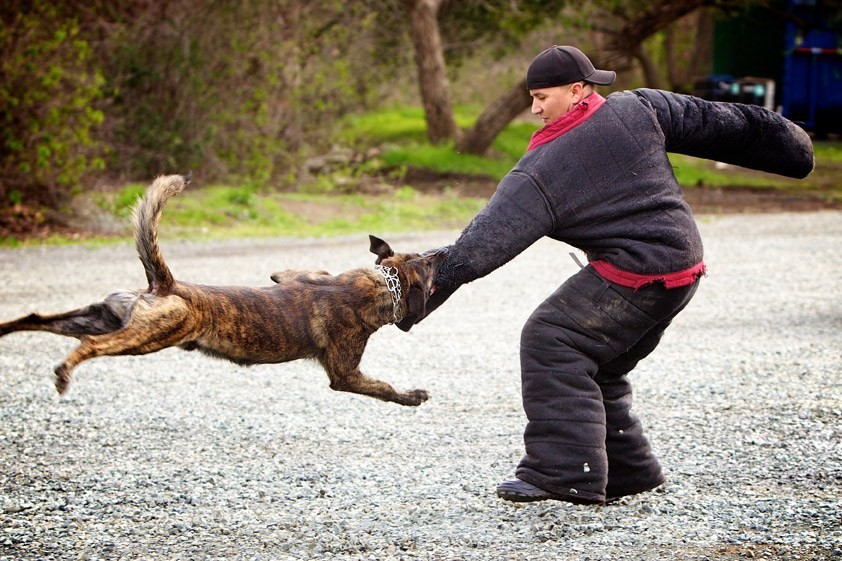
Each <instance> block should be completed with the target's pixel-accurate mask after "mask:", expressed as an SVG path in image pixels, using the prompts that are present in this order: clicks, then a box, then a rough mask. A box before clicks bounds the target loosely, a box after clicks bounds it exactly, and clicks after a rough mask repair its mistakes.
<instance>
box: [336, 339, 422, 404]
mask: <svg viewBox="0 0 842 561" xmlns="http://www.w3.org/2000/svg"><path fill="white" fill-rule="evenodd" d="M346 350H347V349H346ZM352 354H353V353H352ZM337 358H338V360H337ZM354 358H356V360H353V359H354ZM321 362H322V365H323V366H324V368H325V370H326V371H327V375H328V377H329V378H330V388H331V389H332V390H336V391H340V392H351V393H358V394H362V395H367V396H370V397H375V398H377V399H381V400H383V401H391V402H393V403H398V404H400V405H409V406H416V405H421V404H422V403H424V402H425V401H427V399H429V397H430V396H429V394H428V393H427V391H426V390H407V391H401V390H398V389H396V388H395V387H394V386H392V385H391V384H389V383H387V382H384V381H382V380H378V379H377V378H372V377H371V376H367V375H365V374H363V373H362V371H360V369H359V362H360V357H353V356H350V357H349V356H348V355H347V354H346V355H338V354H337V353H329V354H327V355H326V356H325V357H324V358H323V359H322V360H321Z"/></svg>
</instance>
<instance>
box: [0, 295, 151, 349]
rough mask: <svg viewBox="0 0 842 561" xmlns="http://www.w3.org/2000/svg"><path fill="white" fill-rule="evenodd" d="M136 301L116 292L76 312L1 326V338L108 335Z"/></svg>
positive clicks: (20, 320)
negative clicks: (43, 333)
mask: <svg viewBox="0 0 842 561" xmlns="http://www.w3.org/2000/svg"><path fill="white" fill-rule="evenodd" d="M136 300H137V293H135V292H116V293H114V294H111V295H110V296H108V298H106V299H105V301H104V302H97V303H96V304H91V305H90V306H85V307H84V308H79V309H78V310H71V311H69V312H64V313H62V314H54V315H41V314H29V315H28V316H24V317H22V318H18V319H16V320H13V321H10V322H7V323H0V337H2V336H3V335H8V334H9V333H13V332H15V331H47V332H49V333H56V334H58V335H66V336H67V337H76V338H77V339H80V338H82V337H84V336H86V335H103V334H105V333H111V332H113V331H117V330H118V329H120V328H121V327H123V324H124V323H125V322H126V319H127V318H128V316H129V314H130V313H131V309H132V307H133V306H134V302H135V301H136Z"/></svg>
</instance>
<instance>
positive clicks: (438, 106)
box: [404, 0, 459, 144]
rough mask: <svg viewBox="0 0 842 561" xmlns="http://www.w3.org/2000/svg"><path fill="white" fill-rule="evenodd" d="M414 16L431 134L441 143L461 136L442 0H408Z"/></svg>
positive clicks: (415, 42)
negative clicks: (449, 73) (445, 45)
mask: <svg viewBox="0 0 842 561" xmlns="http://www.w3.org/2000/svg"><path fill="white" fill-rule="evenodd" d="M404 2H405V5H406V7H407V12H408V14H409V20H410V30H411V35H412V44H413V46H414V47H415V64H416V66H417V67H418V85H419V89H420V92H421V102H422V103H423V104H424V116H425V118H426V120H427V137H428V138H429V140H430V142H431V143H433V144H441V143H443V142H446V141H448V140H451V139H456V138H458V136H459V128H458V127H457V126H456V119H455V118H454V116H453V106H452V105H451V102H450V84H449V83H448V81H447V72H446V67H445V64H444V51H443V49H442V44H441V35H440V33H439V24H438V19H437V16H438V11H439V6H440V5H441V0H404Z"/></svg>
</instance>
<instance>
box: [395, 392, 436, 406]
mask: <svg viewBox="0 0 842 561" xmlns="http://www.w3.org/2000/svg"><path fill="white" fill-rule="evenodd" d="M404 396H405V400H404V401H402V402H401V405H409V406H411V407H416V406H418V405H421V404H422V403H424V402H425V401H427V400H428V399H430V394H429V393H428V392H427V390H409V391H407V392H405V393H404Z"/></svg>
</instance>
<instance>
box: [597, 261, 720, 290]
mask: <svg viewBox="0 0 842 561" xmlns="http://www.w3.org/2000/svg"><path fill="white" fill-rule="evenodd" d="M590 264H591V265H593V268H594V269H595V270H596V272H597V273H599V274H600V276H601V277H603V278H604V279H606V280H609V281H611V282H613V283H617V284H619V285H620V286H627V287H629V288H634V289H635V290H637V289H638V288H640V287H642V286H646V285H647V284H652V283H653V282H662V283H664V286H665V287H666V288H679V287H681V286H688V285H691V284H693V283H694V282H696V280H697V279H698V278H699V277H702V276H704V275H705V273H706V272H707V267H706V266H705V263H704V261H702V262H700V263H697V264H696V265H693V266H692V267H690V268H689V269H684V270H683V271H676V272H674V273H666V274H662V275H641V274H638V273H630V272H629V271H623V270H622V269H618V268H617V267H615V266H614V265H612V264H611V263H608V262H607V261H591V262H590Z"/></svg>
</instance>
